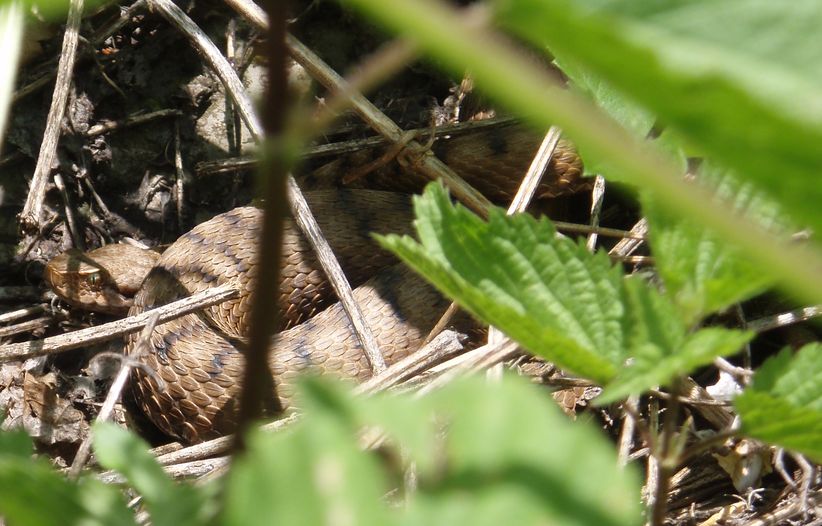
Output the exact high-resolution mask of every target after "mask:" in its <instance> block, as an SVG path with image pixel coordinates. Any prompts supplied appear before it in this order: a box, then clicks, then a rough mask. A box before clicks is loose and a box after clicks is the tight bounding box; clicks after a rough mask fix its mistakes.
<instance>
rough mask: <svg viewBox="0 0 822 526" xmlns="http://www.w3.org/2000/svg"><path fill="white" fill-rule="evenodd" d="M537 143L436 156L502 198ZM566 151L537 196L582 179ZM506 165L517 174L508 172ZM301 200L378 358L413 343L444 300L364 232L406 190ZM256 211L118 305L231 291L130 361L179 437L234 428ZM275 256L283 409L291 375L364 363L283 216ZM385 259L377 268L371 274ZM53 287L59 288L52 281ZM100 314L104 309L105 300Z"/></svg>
mask: <svg viewBox="0 0 822 526" xmlns="http://www.w3.org/2000/svg"><path fill="white" fill-rule="evenodd" d="M455 140H456V139H455ZM538 146H539V139H538V138H534V136H533V135H532V134H530V138H528V140H522V141H519V142H516V141H515V144H512V143H508V144H507V145H505V144H503V143H500V142H499V141H497V140H496V139H495V138H494V137H493V136H491V137H489V138H487V139H486V140H485V141H484V142H483V141H480V142H479V143H478V142H477V141H476V140H474V141H473V142H470V141H469V142H468V143H467V145H462V146H460V147H462V148H466V149H467V150H468V152H469V153H468V157H469V158H470V157H473V158H474V161H473V163H471V162H468V161H461V159H462V157H460V156H459V155H456V154H453V153H451V154H447V155H446V159H448V161H449V162H451V163H452V164H453V165H454V166H455V167H457V168H458V170H457V171H458V172H460V173H461V175H463V176H464V177H468V178H469V180H470V181H471V182H472V184H475V185H476V186H478V187H479V188H481V189H483V190H484V191H486V192H487V193H488V194H490V195H491V197H497V198H500V197H502V196H505V197H507V198H510V195H511V194H512V193H513V191H514V190H515V188H516V185H517V182H516V179H511V177H512V174H518V176H521V175H522V174H523V173H524V170H525V169H526V168H527V165H528V164H529V163H530V158H531V156H532V155H533V153H534V152H535V151H536V149H537V147H538ZM472 148H473V149H472ZM502 154H504V155H502ZM575 155H576V154H575V153H574V152H573V150H572V149H568V148H567V145H563V146H562V147H561V148H560V149H559V150H558V151H557V153H556V154H555V158H556V159H558V160H559V162H560V165H556V163H557V161H555V166H554V169H561V170H564V171H560V172H559V173H557V172H553V173H552V174H551V175H549V176H548V177H547V178H546V182H545V183H544V184H543V185H542V186H541V187H540V193H541V195H543V196H548V195H558V194H563V193H570V192H573V191H579V190H581V189H584V188H587V187H588V186H589V185H590V183H589V182H588V181H585V180H583V179H580V176H581V173H582V167H581V162H580V161H579V160H578V158H575ZM500 156H502V157H503V158H509V157H511V156H514V157H515V158H516V159H515V160H514V161H510V160H505V159H500ZM463 163H464V164H463ZM520 165H522V167H520ZM512 166H516V167H517V168H516V169H517V170H521V171H514V172H512ZM563 166H564V168H563ZM459 168H464V169H459ZM466 170H472V171H471V172H467V171H466ZM394 178H395V179H396V175H395V176H394ZM411 184H412V186H414V185H417V183H415V182H412V183H411ZM394 186H396V181H395V183H394ZM306 197H307V199H308V201H309V205H310V206H311V209H312V211H313V212H314V214H315V216H316V217H317V220H318V222H319V223H320V227H321V229H322V230H323V232H324V234H325V235H326V237H327V238H328V240H329V242H330V244H331V246H332V248H333V250H334V252H335V254H336V255H337V257H338V259H339V260H340V263H341V265H342V267H343V270H344V271H345V273H346V276H348V279H349V281H350V282H351V285H352V286H353V287H357V288H356V290H355V292H354V296H355V298H356V299H357V301H358V303H359V305H360V306H361V308H362V309H363V313H364V315H365V317H366V319H367V320H368V321H369V324H370V326H371V328H372V330H373V331H374V336H375V338H376V340H377V344H378V346H379V347H380V349H381V351H382V352H383V354H384V356H385V360H386V363H388V364H391V363H394V362H395V361H397V360H399V359H401V358H402V357H404V356H406V355H407V354H409V353H410V352H413V351H414V350H416V349H417V348H418V347H419V346H420V345H421V343H422V340H423V339H424V337H425V336H426V335H427V333H428V331H429V330H430V329H431V327H432V326H433V325H434V323H436V321H437V320H438V319H439V317H440V315H441V314H442V312H443V311H444V310H445V308H446V307H447V305H448V302H447V301H446V300H445V299H444V298H442V297H441V296H440V295H439V294H438V293H437V292H436V291H435V290H433V288H432V287H430V286H429V285H427V284H426V283H425V282H423V281H422V280H421V279H419V278H418V277H416V276H415V275H414V274H413V273H412V272H410V271H408V270H406V269H403V268H401V267H399V266H390V265H391V264H392V263H393V262H394V260H393V259H392V257H391V256H390V255H388V254H387V253H385V252H383V251H381V250H379V249H378V248H377V247H376V245H375V244H374V243H373V240H372V239H371V237H370V233H371V232H378V233H389V232H390V233H399V234H403V233H409V232H410V229H411V210H410V198H409V196H407V195H403V194H397V193H392V192H380V191H374V190H345V191H336V190H325V191H315V192H310V193H307V194H306ZM260 214H261V212H260V211H259V210H258V209H255V208H250V207H246V208H237V209H234V210H231V211H229V212H226V213H224V214H221V215H218V216H216V217H214V218H213V219H211V220H209V221H206V222H205V223H202V224H200V225H198V226H196V227H195V228H194V229H192V230H191V231H190V232H188V233H186V234H184V235H183V236H181V237H180V238H179V239H178V240H177V241H176V242H175V243H174V244H173V245H172V246H171V247H169V249H168V250H166V252H165V253H164V254H163V255H162V257H161V258H160V260H159V261H158V262H157V263H156V265H155V266H154V267H153V268H152V270H151V272H150V273H149V274H148V277H146V279H145V281H144V282H143V284H142V286H141V287H140V290H139V292H138V293H137V295H136V297H135V299H134V304H133V307H131V309H130V311H129V312H130V314H137V313H139V312H143V311H145V310H149V309H151V308H153V307H156V306H159V305H163V304H166V303H169V302H171V301H174V300H177V299H180V298H183V297H186V296H189V295H190V294H192V293H195V292H199V291H202V290H205V289H207V288H210V287H213V286H217V285H220V284H229V285H230V286H232V287H234V288H237V289H238V290H239V291H240V295H239V297H238V298H237V299H234V300H230V301H228V302H225V303H222V304H221V305H218V306H215V307H211V308H209V309H207V310H205V311H203V312H201V313H198V314H191V315H187V316H184V317H182V318H179V319H177V320H174V321H171V322H168V323H166V324H163V325H161V326H159V327H157V328H156V329H155V331H154V333H153V334H152V337H151V346H150V347H151V348H150V350H149V353H148V355H147V356H141V357H140V360H141V361H142V362H143V363H144V364H145V365H146V366H147V367H148V369H150V370H151V371H153V373H154V374H155V375H156V377H159V378H161V379H162V380H163V383H164V384H165V385H164V386H162V387H161V386H159V385H158V384H157V382H156V381H155V379H154V378H152V377H151V375H148V374H146V373H145V372H144V371H140V370H137V371H136V372H135V373H134V376H133V378H132V382H131V390H132V393H133V395H134V399H135V401H136V402H137V404H138V405H139V406H140V407H141V408H142V409H143V411H144V412H145V413H146V415H147V416H148V418H149V419H150V420H151V421H152V422H153V423H154V424H155V425H157V426H158V427H159V428H160V429H161V430H162V431H164V432H165V433H167V434H169V435H170V436H173V437H176V438H178V439H179V440H181V441H183V442H186V443H194V442H200V441H203V440H207V439H210V438H213V437H216V436H220V435H224V434H226V433H229V432H231V431H232V430H233V428H234V425H235V417H236V406H235V404H236V395H237V394H238V392H239V380H240V378H241V377H242V368H243V354H242V350H243V347H244V345H245V344H246V335H247V334H248V321H249V305H248V296H249V294H248V293H249V291H250V289H251V287H252V286H253V283H254V277H255V275H256V273H257V272H260V269H258V268H257V266H256V253H257V248H256V243H257V240H258V234H259V218H260ZM284 254H285V255H286V256H285V261H284V262H283V263H284V265H283V281H282V283H281V289H280V306H281V308H282V309H283V312H284V313H285V316H284V320H285V321H284V324H283V326H281V327H280V329H282V330H283V332H281V333H280V334H278V335H277V336H276V337H275V338H274V339H273V341H272V347H271V358H270V363H269V368H270V372H271V374H272V376H273V378H274V383H275V386H276V396H278V397H279V399H280V401H281V403H282V404H283V406H288V405H289V403H290V402H291V397H292V395H293V381H294V378H295V377H296V376H297V375H298V374H299V373H300V372H301V371H304V370H313V371H316V372H321V373H334V374H337V375H339V376H343V377H346V378H350V379H354V380H364V379H366V378H368V377H369V376H370V375H371V369H370V365H369V363H368V361H367V359H366V358H365V356H364V354H363V351H362V349H361V348H360V346H359V342H358V341H357V340H356V338H355V337H354V336H353V333H352V331H351V330H350V328H349V321H348V319H347V317H346V315H345V314H344V312H343V310H342V308H341V307H340V305H339V304H333V305H332V303H334V301H335V298H334V296H333V294H332V293H331V291H330V287H329V285H328V284H327V282H326V281H325V279H324V275H323V273H322V271H321V270H320V267H319V263H318V262H317V260H316V258H315V256H314V254H313V251H312V250H311V248H310V247H309V245H308V243H307V241H305V240H304V239H303V237H302V235H301V234H300V233H299V232H298V231H297V229H296V227H294V225H293V224H291V223H289V224H288V225H287V228H286V231H285V240H284ZM75 265H76V263H75ZM50 266H51V263H50ZM384 267H388V268H386V269H385V270H382V271H379V272H378V270H379V269H381V268H384ZM61 271H62V270H61ZM111 273H113V272H109V274H111ZM46 275H47V278H50V280H52V281H53V282H57V283H59V282H60V272H58V271H57V269H56V268H54V269H50V270H47V273H46ZM53 288H54V287H53ZM71 288H72V289H74V290H77V289H78V288H79V287H78V286H73V287H71ZM55 291H56V292H58V294H59V293H60V287H59V286H57V287H56V290H55ZM64 298H65V299H67V301H69V302H74V300H75V298H72V297H70V296H64ZM84 303H85V302H84ZM329 305H330V307H328V306H329ZM118 307H119V308H120V309H122V306H121V305H120V306H118ZM326 307H328V308H326ZM98 310H99V309H98ZM102 310H106V311H108V312H114V311H115V309H110V308H109V307H105V308H103V309H102ZM320 311H321V312H320ZM317 312H319V314H317V315H316V316H314V317H311V316H312V315H314V314H315V313H317ZM306 320H307V321H306ZM467 323H468V322H466V324H467ZM463 328H467V325H466V327H463ZM135 339H136V336H132V337H130V338H129V339H128V341H127V352H132V350H133V347H134V343H135Z"/></svg>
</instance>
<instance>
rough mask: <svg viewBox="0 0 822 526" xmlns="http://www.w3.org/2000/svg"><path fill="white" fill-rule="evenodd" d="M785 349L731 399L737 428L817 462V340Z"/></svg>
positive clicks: (821, 456)
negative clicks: (738, 420)
mask: <svg viewBox="0 0 822 526" xmlns="http://www.w3.org/2000/svg"><path fill="white" fill-rule="evenodd" d="M791 355H792V353H791V351H790V350H789V349H785V350H783V351H782V352H780V353H779V354H778V355H777V356H774V357H773V358H770V359H769V360H768V361H766V362H765V363H764V364H762V366H761V367H760V368H759V370H757V371H756V373H755V374H754V377H753V380H752V383H751V385H750V386H748V388H747V389H745V391H743V392H742V394H741V395H739V396H737V397H736V398H735V399H734V407H736V410H737V412H738V413H739V415H740V417H741V418H742V432H743V433H745V434H747V435H749V436H752V437H754V438H758V439H760V440H763V441H765V442H769V443H771V444H774V445H778V446H783V447H786V448H788V449H793V450H795V451H798V452H800V453H803V454H805V455H808V457H810V458H812V459H814V460H815V461H816V462H822V345H820V344H819V343H812V344H809V345H806V346H804V347H803V348H802V349H800V350H799V352H798V353H797V354H796V356H791Z"/></svg>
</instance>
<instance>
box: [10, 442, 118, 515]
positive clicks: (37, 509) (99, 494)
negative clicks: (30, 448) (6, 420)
mask: <svg viewBox="0 0 822 526" xmlns="http://www.w3.org/2000/svg"><path fill="white" fill-rule="evenodd" d="M15 442H16V440H15ZM0 487H2V488H3V490H2V491H0V516H2V517H3V518H4V519H5V520H6V521H8V523H9V524H26V525H28V526H38V525H43V526H50V525H52V524H67V525H77V526H80V525H82V526H94V525H99V526H106V525H120V524H122V525H131V524H134V521H133V518H132V515H131V513H130V512H129V511H128V508H127V507H126V503H125V501H124V500H123V498H122V496H121V495H120V492H119V490H118V489H117V488H115V487H113V486H107V485H105V484H103V483H101V482H99V481H97V480H94V479H83V480H81V481H80V482H77V483H73V482H70V481H68V480H66V479H65V477H64V476H63V475H61V474H59V473H57V472H56V471H55V470H54V469H53V468H52V467H51V466H49V465H48V464H47V463H45V462H42V461H40V460H39V459H32V458H30V456H21V455H19V451H15V450H13V451H12V452H11V453H9V454H4V453H0Z"/></svg>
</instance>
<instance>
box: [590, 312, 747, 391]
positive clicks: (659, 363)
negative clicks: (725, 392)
mask: <svg viewBox="0 0 822 526" xmlns="http://www.w3.org/2000/svg"><path fill="white" fill-rule="evenodd" d="M753 337H754V333H753V332H751V331H736V330H730V329H722V328H709V329H701V330H699V331H697V332H695V333H693V334H690V335H688V337H687V338H686V339H685V341H684V343H683V345H682V347H680V348H679V349H677V350H676V352H673V353H670V354H666V353H665V350H664V349H663V348H661V347H656V346H654V345H653V344H650V343H649V344H646V345H643V346H642V347H639V348H637V349H636V354H635V358H634V362H633V363H631V364H630V365H629V366H628V367H626V368H624V369H623V370H622V371H621V372H620V374H619V375H618V376H617V378H616V379H615V380H614V381H613V382H611V383H610V384H608V386H607V387H606V388H605V389H604V390H603V392H602V394H601V395H600V396H599V397H597V399H596V401H597V404H600V405H602V404H607V403H610V402H613V401H616V400H619V399H621V398H625V397H627V396H629V395H632V394H639V393H642V392H643V391H647V390H648V389H650V388H652V387H654V386H657V385H669V384H670V383H671V381H672V380H673V379H674V378H676V377H677V376H684V375H687V374H689V373H691V372H693V371H694V369H696V368H697V367H701V366H703V365H707V364H709V363H711V362H712V361H713V360H714V359H715V358H717V357H720V356H727V355H730V354H734V353H737V352H739V350H740V348H741V347H742V346H743V345H745V344H746V343H748V342H749V341H750V340H751V339H752V338H753Z"/></svg>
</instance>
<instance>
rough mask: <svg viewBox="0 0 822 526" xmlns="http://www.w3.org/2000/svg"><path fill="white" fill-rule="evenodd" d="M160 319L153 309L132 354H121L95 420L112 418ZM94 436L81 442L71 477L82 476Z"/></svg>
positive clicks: (71, 470)
mask: <svg viewBox="0 0 822 526" xmlns="http://www.w3.org/2000/svg"><path fill="white" fill-rule="evenodd" d="M159 320H160V314H159V313H158V312H157V311H152V316H151V317H150V318H149V319H148V320H147V322H146V326H145V327H144V328H143V332H141V333H140V337H139V338H138V340H137V345H135V347H134V350H133V351H132V356H120V358H121V363H120V370H119V371H117V376H116V377H115V378H114V381H113V382H111V387H110V388H109V390H108V394H106V399H105V400H104V401H103V405H102V406H101V407H100V412H99V413H97V418H96V419H95V422H106V421H107V420H109V418H111V413H112V412H113V411H114V404H116V403H117V400H119V399H120V395H121V393H122V392H123V388H124V387H125V386H126V381H128V377H129V374H130V373H131V368H132V367H133V365H134V363H135V362H134V359H133V357H134V356H136V355H140V354H147V353H148V346H149V342H150V338H151V333H152V332H153V331H154V327H156V326H157V322H158V321H159ZM93 436H94V434H93V433H91V432H90V433H89V434H88V435H86V437H85V438H84V439H83V442H82V443H81V444H80V447H79V448H78V449H77V454H76V455H75V456H74V461H73V462H72V463H71V468H69V472H68V476H69V478H71V479H76V478H77V477H79V476H80V471H82V469H83V466H85V465H86V462H87V461H88V458H89V455H90V453H91V441H92V437H93Z"/></svg>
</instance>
